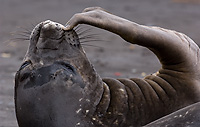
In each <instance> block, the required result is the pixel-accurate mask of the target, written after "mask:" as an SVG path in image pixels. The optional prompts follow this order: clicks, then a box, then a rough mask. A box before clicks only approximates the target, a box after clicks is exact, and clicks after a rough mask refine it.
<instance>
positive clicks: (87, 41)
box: [80, 39, 104, 44]
mask: <svg viewBox="0 0 200 127" xmlns="http://www.w3.org/2000/svg"><path fill="white" fill-rule="evenodd" d="M102 41H104V40H101V39H99V40H98V39H94V40H92V39H91V40H85V41H80V43H81V44H83V43H89V42H102Z"/></svg>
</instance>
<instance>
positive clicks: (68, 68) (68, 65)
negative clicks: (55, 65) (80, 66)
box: [60, 62, 75, 73]
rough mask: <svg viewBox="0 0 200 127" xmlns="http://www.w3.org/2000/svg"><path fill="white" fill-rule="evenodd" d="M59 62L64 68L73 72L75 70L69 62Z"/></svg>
mask: <svg viewBox="0 0 200 127" xmlns="http://www.w3.org/2000/svg"><path fill="white" fill-rule="evenodd" d="M60 64H61V65H62V66H63V67H64V68H65V69H67V70H70V71H71V72H73V73H74V72H75V71H74V68H73V66H71V65H70V64H68V63H65V62H60Z"/></svg>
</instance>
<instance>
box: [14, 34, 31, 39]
mask: <svg viewBox="0 0 200 127" xmlns="http://www.w3.org/2000/svg"><path fill="white" fill-rule="evenodd" d="M14 35H17V36H22V37H27V38H29V37H30V36H29V35H26V34H20V33H18V34H14Z"/></svg>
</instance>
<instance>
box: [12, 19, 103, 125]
mask: <svg viewBox="0 0 200 127" xmlns="http://www.w3.org/2000/svg"><path fill="white" fill-rule="evenodd" d="M97 79H98V75H97V74H96V72H95V70H94V69H93V67H92V66H91V64H90V62H89V61H88V59H87V57H86V55H85V53H84V51H83V49H82V47H81V45H80V42H79V38H78V35H77V34H76V32H75V31H74V30H71V31H65V30H64V26H63V25H61V24H59V23H55V22H52V21H49V20H48V21H45V22H41V23H40V24H38V25H37V26H36V27H35V28H34V30H33V31H32V34H31V36H30V45H29V49H28V51H27V53H26V56H25V58H24V63H23V64H22V66H21V67H20V69H19V71H18V72H17V74H16V77H15V104H16V115H17V120H18V123H19V126H20V127H23V126H25V127H28V126H29V127H31V126H34V127H36V126H38V127H39V126H49V127H62V126H74V125H76V124H80V123H79V122H80V119H81V118H80V117H79V115H78V113H79V112H81V110H83V107H81V106H83V105H82V104H83V103H84V102H82V101H83V98H84V97H85V96H87V95H89V94H90V93H92V92H91V91H93V88H92V87H93V86H94V88H95V89H96V88H97V85H95V84H99V82H98V81H97ZM91 84H92V86H91ZM101 89H102V88H101V87H100V88H99V91H101ZM86 94H87V95H86ZM95 96H99V95H98V94H96V95H94V96H93V97H95ZM86 99H88V100H89V99H90V97H86V98H85V100H86ZM96 100H97V101H98V99H97V98H95V99H94V103H93V104H96V103H97V102H96ZM90 102H92V100H90ZM92 107H94V106H92ZM84 112H85V111H84Z"/></svg>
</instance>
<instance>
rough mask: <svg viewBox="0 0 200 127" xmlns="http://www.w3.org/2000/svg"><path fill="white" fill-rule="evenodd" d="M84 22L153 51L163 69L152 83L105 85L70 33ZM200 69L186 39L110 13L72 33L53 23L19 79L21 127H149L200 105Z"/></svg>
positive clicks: (93, 13) (36, 41)
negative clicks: (185, 108) (163, 117)
mask: <svg viewBox="0 0 200 127" xmlns="http://www.w3.org/2000/svg"><path fill="white" fill-rule="evenodd" d="M73 23H74V24H73ZM80 23H86V24H90V25H93V26H97V27H100V28H103V29H106V30H109V31H111V32H114V33H116V34H118V35H120V36H121V37H122V38H124V39H125V40H127V41H128V42H130V43H134V44H138V45H141V46H144V47H147V48H149V49H150V50H151V51H153V52H154V53H155V55H157V57H158V58H159V60H160V62H161V64H162V68H161V69H160V70H159V71H158V72H157V73H155V74H152V75H149V76H147V77H145V78H144V79H137V78H131V79H112V78H104V79H101V78H100V77H99V75H98V74H97V73H96V72H95V70H94V69H93V66H92V65H91V64H90V62H89V61H88V59H87V57H86V55H85V53H84V51H83V49H82V47H81V45H80V42H79V39H78V36H77V34H76V33H75V31H73V30H70V29H71V28H73V27H74V26H75V25H77V24H80ZM199 64H200V63H199V47H198V46H197V45H196V44H195V43H194V42H193V41H192V40H191V39H190V38H189V37H187V36H186V35H184V34H181V33H178V32H175V31H171V30H166V29H162V28H158V27H147V26H141V25H138V24H135V23H133V22H130V21H128V20H125V19H122V18H120V17H117V16H114V15H112V14H110V13H107V12H105V11H104V10H103V9H99V8H89V9H86V10H85V11H84V12H83V13H80V14H76V15H75V16H74V17H73V18H72V19H71V20H70V21H69V22H68V26H67V27H64V26H62V25H61V24H58V23H54V22H51V21H45V22H42V23H40V24H38V25H37V26H36V27H35V29H34V30H33V32H32V35H31V38H30V46H29V49H28V51H27V54H26V56H25V59H24V64H23V65H22V66H21V68H20V69H19V71H18V72H17V74H16V84H15V104H16V115H17V120H18V123H19V126H20V127H27V126H29V127H31V126H38V127H40V126H41V127H42V126H45V127H46V126H48V127H66V126H70V127H72V126H82V127H88V126H90V127H92V126H95V127H99V126H103V127H111V126H113V127H116V126H120V127H122V126H124V127H125V126H126V127H127V126H142V125H146V124H147V123H150V122H152V121H154V120H156V119H159V118H161V117H162V116H164V115H167V114H169V113H172V112H174V111H176V110H178V109H180V108H183V107H185V106H188V105H190V104H193V103H195V102H198V101H199V100H200V87H199V84H200V78H199V75H200V71H199V69H200V68H199Z"/></svg>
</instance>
